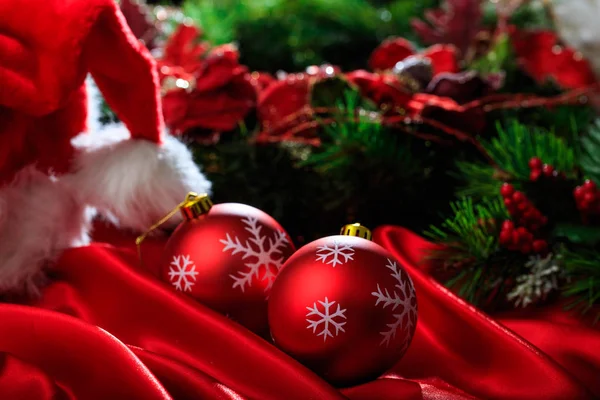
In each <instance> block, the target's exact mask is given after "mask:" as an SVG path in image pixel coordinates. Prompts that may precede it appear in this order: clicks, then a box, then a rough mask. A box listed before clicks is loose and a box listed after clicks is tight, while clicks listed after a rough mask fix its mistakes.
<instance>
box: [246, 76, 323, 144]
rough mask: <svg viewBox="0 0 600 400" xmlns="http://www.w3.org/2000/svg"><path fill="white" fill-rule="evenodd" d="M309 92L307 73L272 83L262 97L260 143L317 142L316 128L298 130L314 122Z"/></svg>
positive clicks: (259, 113)
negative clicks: (303, 125) (310, 121)
mask: <svg viewBox="0 0 600 400" xmlns="http://www.w3.org/2000/svg"><path fill="white" fill-rule="evenodd" d="M297 78H301V79H297ZM309 92H310V83H309V80H308V79H307V77H306V76H303V74H298V76H296V75H290V76H288V77H287V79H285V80H281V81H276V82H274V83H271V84H270V85H269V87H268V88H267V89H265V90H264V91H263V92H262V93H261V94H260V95H259V100H258V107H257V114H258V118H259V120H260V121H261V123H262V126H263V131H262V132H261V133H260V134H259V135H258V138H257V140H258V141H259V142H273V141H281V140H282V138H284V137H285V139H286V140H294V139H299V140H300V141H304V140H303V139H309V140H307V141H310V140H314V138H315V132H314V129H308V130H302V129H301V130H297V129H295V128H296V127H298V126H299V125H300V124H302V123H304V122H306V121H309V120H311V116H312V115H311V112H310V111H309V110H310V109H309Z"/></svg>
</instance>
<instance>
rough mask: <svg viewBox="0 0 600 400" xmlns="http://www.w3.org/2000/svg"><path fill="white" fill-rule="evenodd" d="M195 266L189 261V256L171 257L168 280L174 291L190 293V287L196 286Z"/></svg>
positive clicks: (196, 273) (196, 272)
mask: <svg viewBox="0 0 600 400" xmlns="http://www.w3.org/2000/svg"><path fill="white" fill-rule="evenodd" d="M196 275H198V271H196V265H194V262H193V261H191V260H190V256H184V255H179V256H173V261H171V266H170V267H169V280H170V281H171V283H172V284H173V286H175V289H177V290H181V291H183V292H191V291H192V286H194V285H195V284H196V282H194V281H195V280H196Z"/></svg>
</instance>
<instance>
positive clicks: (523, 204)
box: [517, 202, 531, 211]
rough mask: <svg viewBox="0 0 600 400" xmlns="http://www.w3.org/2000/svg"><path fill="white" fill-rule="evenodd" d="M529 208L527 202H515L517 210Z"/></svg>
mask: <svg viewBox="0 0 600 400" xmlns="http://www.w3.org/2000/svg"><path fill="white" fill-rule="evenodd" d="M530 208H531V206H530V205H529V204H528V203H525V202H521V203H517V209H518V210H519V211H525V210H529V209H530Z"/></svg>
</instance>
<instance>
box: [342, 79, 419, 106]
mask: <svg viewBox="0 0 600 400" xmlns="http://www.w3.org/2000/svg"><path fill="white" fill-rule="evenodd" d="M346 79H348V81H349V82H351V83H353V84H355V85H356V86H358V88H359V89H360V92H361V93H362V95H363V96H365V97H367V98H369V99H371V100H373V101H374V102H375V103H377V104H378V105H379V106H384V107H387V108H394V109H397V108H404V107H405V106H406V105H407V104H408V102H409V101H410V99H411V98H412V94H411V93H409V92H408V91H406V90H405V88H404V86H403V85H402V83H401V82H400V80H399V79H398V78H397V77H396V76H394V75H392V74H374V73H371V72H367V71H363V70H358V71H354V72H350V73H348V74H346Z"/></svg>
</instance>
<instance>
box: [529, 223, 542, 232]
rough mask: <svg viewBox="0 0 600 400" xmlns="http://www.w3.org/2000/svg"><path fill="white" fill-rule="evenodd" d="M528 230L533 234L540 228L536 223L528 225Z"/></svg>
mask: <svg viewBox="0 0 600 400" xmlns="http://www.w3.org/2000/svg"><path fill="white" fill-rule="evenodd" d="M529 229H531V231H533V232H535V231H537V230H538V229H540V226H539V225H538V224H536V223H533V224H530V225H529Z"/></svg>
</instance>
